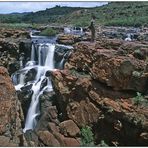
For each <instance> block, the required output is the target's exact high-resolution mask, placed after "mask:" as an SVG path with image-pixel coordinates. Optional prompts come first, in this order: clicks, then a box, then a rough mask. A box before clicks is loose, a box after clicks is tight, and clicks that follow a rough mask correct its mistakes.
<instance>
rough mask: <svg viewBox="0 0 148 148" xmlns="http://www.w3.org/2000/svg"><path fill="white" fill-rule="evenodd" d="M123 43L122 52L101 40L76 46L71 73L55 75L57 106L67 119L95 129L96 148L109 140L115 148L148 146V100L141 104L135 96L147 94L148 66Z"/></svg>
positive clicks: (56, 73)
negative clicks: (138, 93)
mask: <svg viewBox="0 0 148 148" xmlns="http://www.w3.org/2000/svg"><path fill="white" fill-rule="evenodd" d="M112 42H114V41H112ZM117 43H118V46H117V45H116V48H114V47H109V48H105V47H104V43H101V41H99V42H97V43H88V42H80V43H78V44H77V45H76V46H75V50H74V52H73V53H72V54H71V57H70V58H69V61H68V62H67V63H66V64H65V70H63V71H59V70H58V71H55V72H53V73H52V81H53V86H54V90H55V92H56V94H57V97H56V98H57V100H56V102H57V107H58V108H59V109H60V111H61V113H62V115H63V116H62V119H63V120H67V119H69V120H72V121H74V122H75V123H76V125H77V126H78V127H80V128H81V127H83V126H84V125H89V126H91V127H92V128H93V132H94V134H95V140H96V141H95V144H99V143H100V141H101V140H102V139H103V140H104V141H105V142H106V143H107V144H108V145H111V146H141V145H142V146H146V145H147V140H148V139H147V135H148V124H147V123H148V118H147V113H148V108H147V103H148V101H147V100H146V99H144V100H143V99H142V100H140V101H139V103H138V104H136V102H134V99H133V97H135V96H136V92H141V93H145V94H146V93H147V85H148V84H147V79H148V75H147V62H146V60H145V59H141V60H140V59H138V58H136V57H134V51H131V50H130V52H127V49H128V48H123V49H122V52H121V49H120V47H121V46H122V47H124V42H120V46H119V42H116V44H117ZM113 45H114V44H113ZM124 52H125V53H124ZM64 125H65V124H64ZM60 127H61V126H60ZM66 130H67V129H65V134H67V132H66ZM129 131H130V132H129ZM71 133H72V132H71Z"/></svg>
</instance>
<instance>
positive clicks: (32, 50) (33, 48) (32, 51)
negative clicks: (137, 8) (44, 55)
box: [31, 44, 35, 61]
mask: <svg viewBox="0 0 148 148" xmlns="http://www.w3.org/2000/svg"><path fill="white" fill-rule="evenodd" d="M31 61H35V47H34V45H33V44H32V49H31Z"/></svg>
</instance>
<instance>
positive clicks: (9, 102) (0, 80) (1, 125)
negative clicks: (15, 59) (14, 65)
mask: <svg viewBox="0 0 148 148" xmlns="http://www.w3.org/2000/svg"><path fill="white" fill-rule="evenodd" d="M0 108H1V110H0V146H6V147H9V146H15V147H16V146H26V144H25V139H24V137H23V134H22V125H21V123H22V122H23V120H24V117H23V112H22V108H21V104H20V102H19V100H18V98H17V95H16V91H15V88H14V86H13V84H12V81H11V79H10V77H9V75H8V72H7V70H6V69H5V68H4V67H0Z"/></svg>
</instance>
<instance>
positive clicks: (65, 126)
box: [59, 120, 80, 137]
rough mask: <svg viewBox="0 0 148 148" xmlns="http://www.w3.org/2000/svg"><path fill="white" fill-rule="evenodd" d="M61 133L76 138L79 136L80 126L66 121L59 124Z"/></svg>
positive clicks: (71, 121)
mask: <svg viewBox="0 0 148 148" xmlns="http://www.w3.org/2000/svg"><path fill="white" fill-rule="evenodd" d="M59 127H60V131H61V133H63V134H64V136H70V137H75V136H77V134H79V132H80V129H79V128H78V126H77V125H76V124H75V123H74V122H73V120H66V121H63V122H61V123H60V124H59Z"/></svg>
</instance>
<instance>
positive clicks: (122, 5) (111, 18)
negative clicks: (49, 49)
mask: <svg viewBox="0 0 148 148" xmlns="http://www.w3.org/2000/svg"><path fill="white" fill-rule="evenodd" d="M147 13H148V2H109V3H108V4H107V5H104V6H101V7H94V8H81V7H60V6H56V7H54V8H49V9H46V10H43V11H38V12H30V13H13V14H1V15H0V23H27V24H33V23H36V24H50V25H52V24H56V25H75V26H83V27H85V26H88V25H89V24H90V20H91V16H92V15H95V16H96V24H97V25H108V26H133V27H139V26H148V23H147V22H148V15H147Z"/></svg>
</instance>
